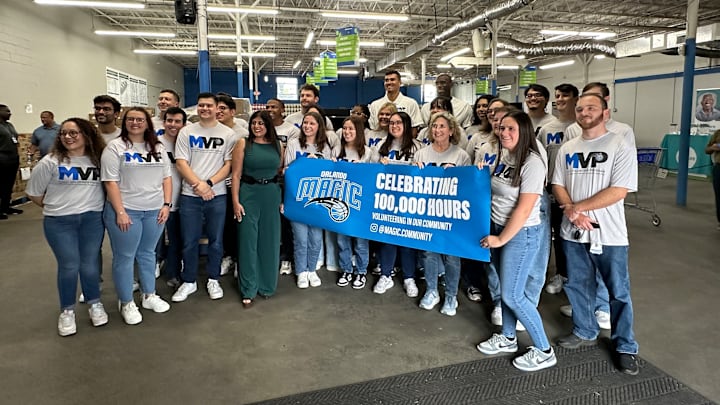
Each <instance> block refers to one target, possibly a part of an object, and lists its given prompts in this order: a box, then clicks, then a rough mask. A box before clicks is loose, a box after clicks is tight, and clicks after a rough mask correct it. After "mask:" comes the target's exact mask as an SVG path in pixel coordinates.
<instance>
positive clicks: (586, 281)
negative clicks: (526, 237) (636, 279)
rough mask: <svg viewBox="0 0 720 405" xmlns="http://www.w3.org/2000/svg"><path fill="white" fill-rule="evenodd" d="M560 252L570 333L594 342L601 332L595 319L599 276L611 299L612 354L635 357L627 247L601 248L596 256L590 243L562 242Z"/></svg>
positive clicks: (636, 345) (636, 347)
mask: <svg viewBox="0 0 720 405" xmlns="http://www.w3.org/2000/svg"><path fill="white" fill-rule="evenodd" d="M563 249H564V251H565V256H566V258H567V264H568V282H567V284H566V285H565V292H566V294H567V296H568V299H569V300H570V304H572V306H573V313H572V318H573V325H574V326H573V333H574V334H575V335H577V336H578V337H580V338H583V339H595V338H597V336H598V334H599V332H600V331H599V327H598V324H597V320H596V319H595V302H596V298H595V297H596V292H597V281H596V278H595V277H596V273H599V274H600V275H601V277H602V279H603V280H604V281H605V285H606V286H607V289H608V294H609V297H610V325H611V326H612V334H611V335H610V338H611V339H612V342H613V344H614V345H615V351H617V352H618V353H630V354H637V352H638V344H637V342H636V341H635V334H634V332H633V308H632V299H631V298H630V273H629V271H628V246H603V247H602V249H603V252H602V254H599V255H596V254H592V253H590V244H589V243H576V242H570V241H567V240H563Z"/></svg>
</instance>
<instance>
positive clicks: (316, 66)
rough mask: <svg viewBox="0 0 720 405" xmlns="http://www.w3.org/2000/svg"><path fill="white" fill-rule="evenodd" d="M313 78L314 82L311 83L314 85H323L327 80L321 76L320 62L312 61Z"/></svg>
mask: <svg viewBox="0 0 720 405" xmlns="http://www.w3.org/2000/svg"><path fill="white" fill-rule="evenodd" d="M312 76H313V80H314V81H315V83H313V84H314V85H315V86H318V87H320V86H325V85H326V84H327V83H328V81H327V80H324V79H323V78H322V77H323V66H322V63H321V62H313V72H312Z"/></svg>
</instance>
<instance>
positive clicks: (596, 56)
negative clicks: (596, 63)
mask: <svg viewBox="0 0 720 405" xmlns="http://www.w3.org/2000/svg"><path fill="white" fill-rule="evenodd" d="M595 59H597V60H600V59H605V55H595Z"/></svg>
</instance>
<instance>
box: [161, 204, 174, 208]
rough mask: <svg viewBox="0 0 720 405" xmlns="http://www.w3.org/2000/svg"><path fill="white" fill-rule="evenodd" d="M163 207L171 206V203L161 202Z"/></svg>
mask: <svg viewBox="0 0 720 405" xmlns="http://www.w3.org/2000/svg"><path fill="white" fill-rule="evenodd" d="M163 207H168V208H172V203H163Z"/></svg>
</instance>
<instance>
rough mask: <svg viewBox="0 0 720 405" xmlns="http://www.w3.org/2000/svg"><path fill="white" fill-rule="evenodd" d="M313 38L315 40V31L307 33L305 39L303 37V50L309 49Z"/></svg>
mask: <svg viewBox="0 0 720 405" xmlns="http://www.w3.org/2000/svg"><path fill="white" fill-rule="evenodd" d="M313 38H315V31H310V32H308V33H307V37H305V44H304V45H303V48H305V49H308V48H310V45H311V44H312V40H313Z"/></svg>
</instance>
